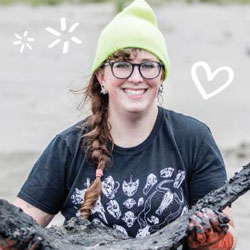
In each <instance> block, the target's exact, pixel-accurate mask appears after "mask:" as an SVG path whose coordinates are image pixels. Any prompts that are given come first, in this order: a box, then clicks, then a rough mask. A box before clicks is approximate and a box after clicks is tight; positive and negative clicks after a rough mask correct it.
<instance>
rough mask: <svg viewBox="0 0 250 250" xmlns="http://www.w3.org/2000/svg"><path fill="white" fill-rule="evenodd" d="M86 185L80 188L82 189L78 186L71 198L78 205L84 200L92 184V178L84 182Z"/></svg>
mask: <svg viewBox="0 0 250 250" xmlns="http://www.w3.org/2000/svg"><path fill="white" fill-rule="evenodd" d="M84 186H86V188H85V189H82V190H80V189H78V188H76V189H75V192H74V193H73V194H72V195H71V200H72V203H73V204H74V205H78V204H81V203H82V202H83V199H84V195H85V192H86V190H87V189H88V188H89V186H90V179H89V178H87V181H86V183H84Z"/></svg>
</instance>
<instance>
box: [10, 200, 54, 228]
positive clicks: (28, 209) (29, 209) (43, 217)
mask: <svg viewBox="0 0 250 250" xmlns="http://www.w3.org/2000/svg"><path fill="white" fill-rule="evenodd" d="M14 205H15V206H16V207H20V208H21V209H22V210H23V211H24V212H25V213H26V214H28V215H30V216H31V217H32V218H33V219H34V220H35V221H36V222H37V223H38V224H39V225H41V226H43V227H46V226H47V225H48V224H49V223H50V221H51V220H52V219H53V218H54V216H55V215H53V214H48V213H46V212H44V211H42V210H41V209H39V208H36V207H34V206H32V205H31V204H30V203H28V202H26V201H25V200H23V199H20V198H16V200H15V202H14Z"/></svg>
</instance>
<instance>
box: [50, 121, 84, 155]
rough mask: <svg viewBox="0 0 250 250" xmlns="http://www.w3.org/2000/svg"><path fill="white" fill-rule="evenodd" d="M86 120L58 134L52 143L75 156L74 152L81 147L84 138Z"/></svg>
mask: <svg viewBox="0 0 250 250" xmlns="http://www.w3.org/2000/svg"><path fill="white" fill-rule="evenodd" d="M86 119H87V118H85V119H84V120H81V121H79V122H77V123H75V124H73V125H71V126H69V127H68V128H66V129H64V130H62V131H61V132H59V133H57V134H56V136H55V137H54V138H53V140H52V142H51V143H52V144H53V145H57V146H59V147H64V148H65V147H66V148H67V149H68V150H69V151H70V152H71V153H72V154H74V152H75V151H77V149H78V148H79V147H81V141H82V136H83V134H84V133H85V131H86V129H85V125H84V124H85V121H86Z"/></svg>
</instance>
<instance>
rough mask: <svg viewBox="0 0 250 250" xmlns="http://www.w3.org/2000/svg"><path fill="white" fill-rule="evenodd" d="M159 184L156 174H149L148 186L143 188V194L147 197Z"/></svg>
mask: <svg viewBox="0 0 250 250" xmlns="http://www.w3.org/2000/svg"><path fill="white" fill-rule="evenodd" d="M156 183H157V177H156V176H155V175H154V174H149V175H148V177H147V182H146V185H145V186H144V188H143V194H145V195H147V194H148V192H149V191H150V189H151V188H152V187H153V186H154V185H155V184H156Z"/></svg>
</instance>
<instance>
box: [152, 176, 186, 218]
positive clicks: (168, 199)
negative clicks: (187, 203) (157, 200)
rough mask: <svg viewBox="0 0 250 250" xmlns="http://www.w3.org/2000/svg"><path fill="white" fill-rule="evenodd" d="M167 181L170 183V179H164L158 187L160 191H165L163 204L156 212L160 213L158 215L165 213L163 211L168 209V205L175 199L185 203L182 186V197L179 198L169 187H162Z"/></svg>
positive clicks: (180, 203)
mask: <svg viewBox="0 0 250 250" xmlns="http://www.w3.org/2000/svg"><path fill="white" fill-rule="evenodd" d="M165 183H169V181H168V180H164V181H162V182H160V183H159V185H158V186H157V188H156V189H157V190H158V191H164V192H165V194H164V196H163V199H162V201H161V205H160V206H159V207H158V209H157V210H156V211H155V213H156V214H158V215H161V214H162V213H163V211H164V210H165V209H167V208H168V206H169V205H170V204H171V203H172V202H173V200H175V201H176V202H177V203H178V204H179V205H183V203H184V197H183V192H182V188H181V189H180V190H181V194H182V197H181V198H179V196H178V195H177V194H176V193H172V192H171V190H170V189H169V188H165V187H162V186H163V185H164V184H165Z"/></svg>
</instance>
